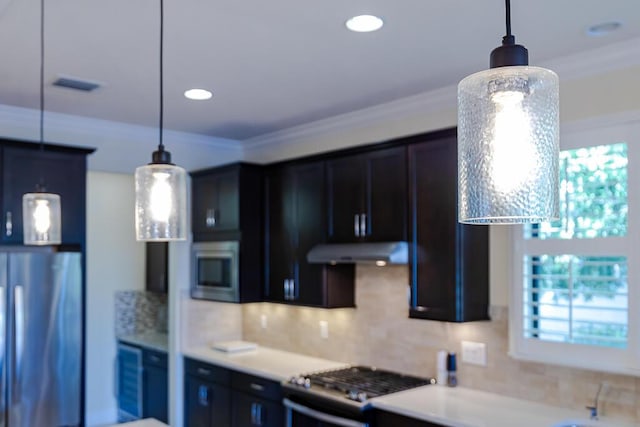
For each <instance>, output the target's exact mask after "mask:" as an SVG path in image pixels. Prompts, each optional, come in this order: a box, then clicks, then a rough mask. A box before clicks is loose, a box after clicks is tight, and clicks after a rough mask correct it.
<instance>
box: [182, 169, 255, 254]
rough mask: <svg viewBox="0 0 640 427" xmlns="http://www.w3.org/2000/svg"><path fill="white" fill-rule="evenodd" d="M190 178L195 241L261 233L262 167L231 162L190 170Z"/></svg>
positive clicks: (236, 238)
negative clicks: (215, 166)
mask: <svg viewBox="0 0 640 427" xmlns="http://www.w3.org/2000/svg"><path fill="white" fill-rule="evenodd" d="M191 178H192V183H191V184H192V196H193V197H192V218H191V219H192V230H193V240H194V241H196V242H197V241H207V240H240V237H241V234H245V237H247V238H250V236H247V234H248V233H252V234H254V235H257V236H258V237H260V236H261V232H260V230H261V228H260V227H261V225H260V224H261V215H262V167H260V166H258V165H252V164H247V163H234V164H232V165H227V166H222V167H217V168H211V169H206V170H201V171H196V172H191ZM245 232H246V233H245ZM257 244H258V245H259V244H260V243H259V241H258V242H257Z"/></svg>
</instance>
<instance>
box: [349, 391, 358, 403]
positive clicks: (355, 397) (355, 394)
mask: <svg viewBox="0 0 640 427" xmlns="http://www.w3.org/2000/svg"><path fill="white" fill-rule="evenodd" d="M347 398H348V399H349V400H356V401H357V400H358V390H349V391H348V392H347Z"/></svg>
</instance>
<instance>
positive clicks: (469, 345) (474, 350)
mask: <svg viewBox="0 0 640 427" xmlns="http://www.w3.org/2000/svg"><path fill="white" fill-rule="evenodd" d="M462 361H463V362H464V363H470V364H472V365H479V366H487V345H486V344H485V343H483V342H474V341H462Z"/></svg>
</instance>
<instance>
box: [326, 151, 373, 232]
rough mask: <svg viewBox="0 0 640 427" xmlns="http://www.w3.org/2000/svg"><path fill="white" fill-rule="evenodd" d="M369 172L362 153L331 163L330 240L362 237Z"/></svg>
mask: <svg viewBox="0 0 640 427" xmlns="http://www.w3.org/2000/svg"><path fill="white" fill-rule="evenodd" d="M365 189H366V186H365V171H364V160H363V157H362V156H361V155H355V156H349V157H343V158H339V159H334V160H329V161H328V162H327V191H328V203H329V206H328V212H329V222H328V224H327V226H328V233H327V236H328V240H329V241H330V242H336V243H343V242H354V241H358V240H360V239H361V237H360V234H361V233H360V226H361V221H360V220H361V215H362V214H364V213H366V212H365V202H364V195H365Z"/></svg>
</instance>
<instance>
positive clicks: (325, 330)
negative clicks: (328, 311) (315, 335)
mask: <svg viewBox="0 0 640 427" xmlns="http://www.w3.org/2000/svg"><path fill="white" fill-rule="evenodd" d="M318 324H319V325H320V338H323V339H325V340H326V339H328V338H329V322H327V321H326V320H321V321H320V322H318Z"/></svg>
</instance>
